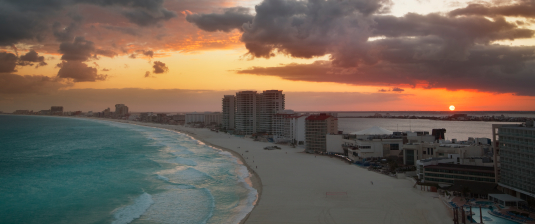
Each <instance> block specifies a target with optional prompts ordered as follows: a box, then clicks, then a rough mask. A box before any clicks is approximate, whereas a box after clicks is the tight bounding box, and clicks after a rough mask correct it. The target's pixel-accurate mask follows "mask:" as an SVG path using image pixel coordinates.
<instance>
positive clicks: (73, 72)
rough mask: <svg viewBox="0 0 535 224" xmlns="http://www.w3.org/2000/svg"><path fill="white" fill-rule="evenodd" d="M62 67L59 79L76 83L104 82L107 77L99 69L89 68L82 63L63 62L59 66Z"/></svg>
mask: <svg viewBox="0 0 535 224" xmlns="http://www.w3.org/2000/svg"><path fill="white" fill-rule="evenodd" d="M57 66H58V67H60V69H59V72H58V76H57V77H58V78H62V79H70V80H72V81H74V82H95V81H104V80H106V78H107V77H108V76H107V75H100V74H98V73H97V69H96V68H93V67H89V66H87V65H86V64H84V63H82V62H80V61H63V62H61V63H60V64H58V65H57Z"/></svg>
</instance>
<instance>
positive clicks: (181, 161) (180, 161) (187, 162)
mask: <svg viewBox="0 0 535 224" xmlns="http://www.w3.org/2000/svg"><path fill="white" fill-rule="evenodd" d="M171 162H173V163H178V164H182V165H186V166H197V163H196V162H195V161H193V160H189V159H184V158H181V157H177V158H174V159H172V160H171Z"/></svg>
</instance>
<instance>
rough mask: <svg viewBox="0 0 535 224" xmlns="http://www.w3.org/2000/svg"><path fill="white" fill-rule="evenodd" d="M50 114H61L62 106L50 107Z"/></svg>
mask: <svg viewBox="0 0 535 224" xmlns="http://www.w3.org/2000/svg"><path fill="white" fill-rule="evenodd" d="M50 114H51V115H60V116H61V115H63V106H52V107H50Z"/></svg>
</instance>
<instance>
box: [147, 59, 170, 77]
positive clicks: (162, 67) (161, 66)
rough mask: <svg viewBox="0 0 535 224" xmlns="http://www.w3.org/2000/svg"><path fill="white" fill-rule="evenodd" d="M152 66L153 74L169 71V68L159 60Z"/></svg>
mask: <svg viewBox="0 0 535 224" xmlns="http://www.w3.org/2000/svg"><path fill="white" fill-rule="evenodd" d="M152 68H154V71H152V72H154V74H161V73H165V72H168V71H169V68H168V67H167V66H165V63H163V62H161V61H155V62H154V65H153V66H152ZM145 75H146V74H145Z"/></svg>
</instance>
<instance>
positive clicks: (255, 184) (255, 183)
mask: <svg viewBox="0 0 535 224" xmlns="http://www.w3.org/2000/svg"><path fill="white" fill-rule="evenodd" d="M84 119H85V118H84ZM87 119H94V120H100V121H109V122H117V123H124V124H133V125H140V126H145V127H152V128H161V129H166V130H170V131H174V132H178V133H181V134H186V135H188V136H189V137H191V138H193V139H195V140H197V141H200V142H202V143H204V144H206V145H207V146H210V147H213V148H216V149H219V150H222V151H224V152H229V153H230V154H232V156H234V157H235V158H236V159H237V160H238V161H239V163H240V164H241V165H243V166H245V167H246V168H247V171H248V172H249V174H250V175H249V177H248V178H247V179H249V181H248V182H250V184H251V187H252V188H254V189H255V190H256V191H257V197H256V201H255V204H254V207H253V208H252V209H251V211H250V212H248V213H247V215H246V216H245V217H244V218H243V219H242V220H240V222H239V224H244V223H245V222H246V221H247V219H248V218H249V216H250V214H251V212H252V211H253V210H254V209H255V207H256V206H257V205H258V203H259V202H260V198H261V195H262V180H261V179H260V176H259V175H258V173H256V172H255V171H254V169H253V168H251V166H250V165H249V164H248V163H247V162H246V160H245V159H244V158H243V156H242V155H241V154H239V153H237V152H235V151H233V150H231V149H228V148H226V147H222V146H219V145H215V144H212V143H210V142H208V141H206V140H205V139H203V138H202V137H200V136H197V135H196V134H195V133H192V132H189V131H187V130H182V129H180V128H178V127H179V126H177V125H162V124H157V123H143V122H137V121H124V120H115V119H106V118H92V117H87ZM173 127H174V128H173Z"/></svg>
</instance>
